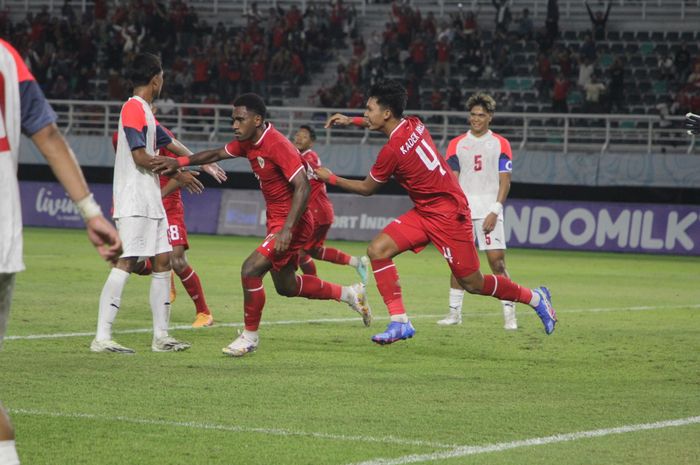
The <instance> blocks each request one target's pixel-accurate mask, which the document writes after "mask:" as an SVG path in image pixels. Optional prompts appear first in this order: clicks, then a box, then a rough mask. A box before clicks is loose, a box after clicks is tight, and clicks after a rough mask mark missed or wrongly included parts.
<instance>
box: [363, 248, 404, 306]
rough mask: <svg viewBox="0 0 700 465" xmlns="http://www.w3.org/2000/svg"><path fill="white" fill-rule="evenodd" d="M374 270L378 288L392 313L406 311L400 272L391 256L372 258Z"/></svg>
mask: <svg viewBox="0 0 700 465" xmlns="http://www.w3.org/2000/svg"><path fill="white" fill-rule="evenodd" d="M371 263H372V271H373V272H374V280H375V282H376V283H377V289H379V293H380V294H381V295H382V299H384V303H385V304H386V306H387V308H388V309H389V314H390V315H401V314H403V313H406V309H405V308H404V306H403V298H402V297H401V285H400V284H399V273H398V272H397V271H396V265H394V262H393V260H391V259H390V258H381V259H378V260H372V261H371Z"/></svg>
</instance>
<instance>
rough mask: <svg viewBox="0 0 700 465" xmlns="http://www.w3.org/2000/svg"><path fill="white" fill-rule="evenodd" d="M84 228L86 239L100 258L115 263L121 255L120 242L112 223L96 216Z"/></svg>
mask: <svg viewBox="0 0 700 465" xmlns="http://www.w3.org/2000/svg"><path fill="white" fill-rule="evenodd" d="M86 227H87V235H88V239H89V240H90V242H92V245H94V246H95V248H96V249H97V253H99V254H100V257H102V258H103V259H105V260H107V261H110V262H112V263H116V261H117V259H118V258H119V256H120V255H121V254H122V241H121V239H120V238H119V234H118V233H117V230H116V229H114V226H112V223H110V222H109V221H107V219H105V217H104V216H102V215H98V216H94V217H92V218H90V219H89V220H88V221H87V224H86Z"/></svg>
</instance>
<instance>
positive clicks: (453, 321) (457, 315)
mask: <svg viewBox="0 0 700 465" xmlns="http://www.w3.org/2000/svg"><path fill="white" fill-rule="evenodd" d="M437 324H439V325H440V326H450V325H461V324H462V311H461V310H458V309H456V308H452V307H450V313H448V314H447V316H446V317H445V318H443V319H442V320H438V322H437Z"/></svg>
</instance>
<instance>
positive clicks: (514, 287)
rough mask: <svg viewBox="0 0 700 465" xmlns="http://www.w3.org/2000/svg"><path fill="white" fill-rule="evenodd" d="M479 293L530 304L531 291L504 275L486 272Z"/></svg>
mask: <svg viewBox="0 0 700 465" xmlns="http://www.w3.org/2000/svg"><path fill="white" fill-rule="evenodd" d="M481 295H490V296H492V297H496V298H497V299H500V300H510V301H511V302H522V303H524V304H528V305H529V304H530V301H531V300H532V291H531V290H530V289H528V288H527V287H523V286H520V285H519V284H516V283H514V282H513V281H511V280H510V279H508V278H506V277H505V276H500V275H493V274H487V275H485V276H484V288H483V289H482V290H481Z"/></svg>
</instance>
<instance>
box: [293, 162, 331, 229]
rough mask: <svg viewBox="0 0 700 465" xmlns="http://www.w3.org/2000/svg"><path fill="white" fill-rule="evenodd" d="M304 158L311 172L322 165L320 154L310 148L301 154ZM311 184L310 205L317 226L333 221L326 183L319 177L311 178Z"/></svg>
mask: <svg viewBox="0 0 700 465" xmlns="http://www.w3.org/2000/svg"><path fill="white" fill-rule="evenodd" d="M301 158H302V160H304V161H305V162H306V164H307V165H309V167H310V168H311V172H313V170H314V169H315V168H320V167H321V159H320V158H318V154H317V153H316V152H314V151H313V150H311V149H309V150H306V151H304V152H303V153H302V154H301ZM309 183H310V184H311V194H309V206H308V209H309V210H310V211H311V215H312V216H313V217H314V224H315V225H316V226H319V225H324V224H332V223H333V204H332V203H331V200H330V199H329V198H328V194H327V193H326V183H325V182H323V181H320V180H318V179H314V178H312V179H309Z"/></svg>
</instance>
